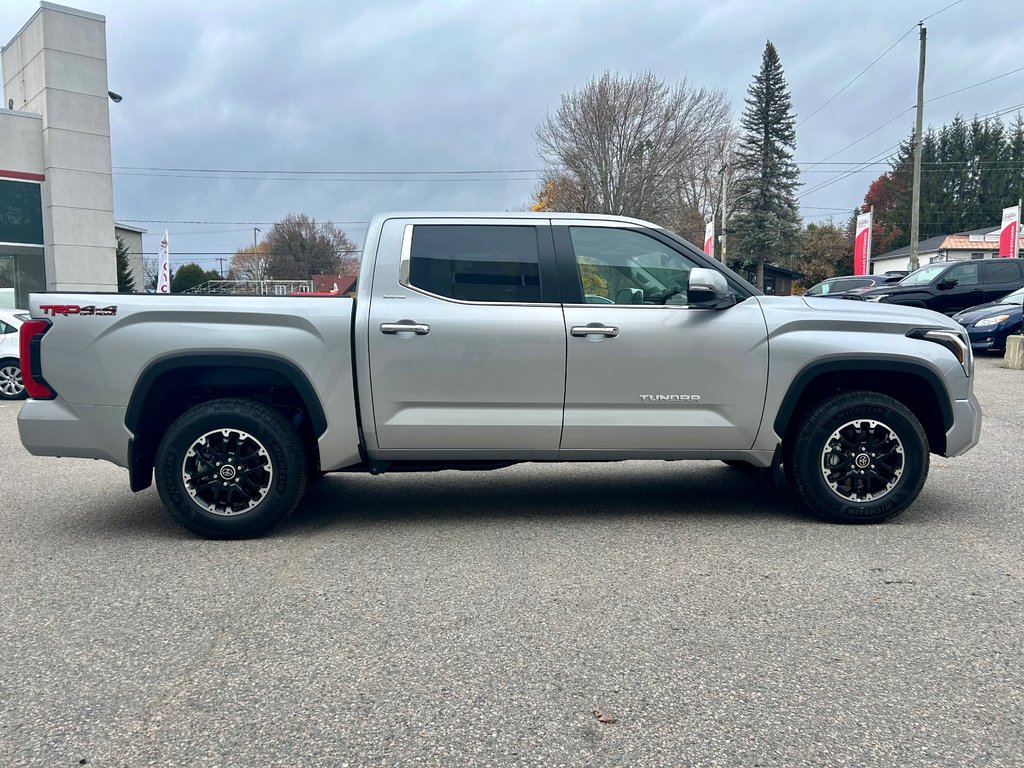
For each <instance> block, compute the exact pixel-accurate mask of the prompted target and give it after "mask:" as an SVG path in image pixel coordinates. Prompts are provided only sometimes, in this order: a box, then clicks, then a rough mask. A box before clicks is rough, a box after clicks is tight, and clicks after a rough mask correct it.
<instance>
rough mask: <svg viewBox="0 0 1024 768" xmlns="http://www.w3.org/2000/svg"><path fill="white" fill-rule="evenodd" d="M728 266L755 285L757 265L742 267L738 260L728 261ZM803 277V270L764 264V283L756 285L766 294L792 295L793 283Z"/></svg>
mask: <svg viewBox="0 0 1024 768" xmlns="http://www.w3.org/2000/svg"><path fill="white" fill-rule="evenodd" d="M729 268H730V269H731V270H732V271H733V272H736V273H737V274H739V275H740V276H741V277H743V279H744V280H746V281H747V282H748V283H751V284H753V285H757V267H744V266H742V263H741V262H739V261H731V262H729ZM803 277H804V274H803V272H797V271H796V270H795V269H787V268H786V267H780V266H779V265H778V264H765V265H764V285H763V286H760V285H757V287H758V288H760V289H761V293H763V294H765V295H766V296H792V295H793V283H794V282H796V281H797V280H800V279H802V278H803Z"/></svg>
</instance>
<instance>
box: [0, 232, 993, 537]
mask: <svg viewBox="0 0 1024 768" xmlns="http://www.w3.org/2000/svg"><path fill="white" fill-rule="evenodd" d="M30 311H31V315H32V318H34V319H33V320H31V321H29V322H27V323H26V324H25V325H24V327H23V328H22V330H21V334H22V336H21V349H22V352H23V354H22V361H21V362H22V370H23V376H24V379H25V385H26V388H27V390H28V392H29V395H30V396H31V398H32V399H31V400H29V401H28V402H27V403H25V405H24V407H23V408H22V411H21V414H20V416H19V419H18V424H19V428H20V433H21V439H22V442H23V443H24V445H25V447H26V448H28V450H29V451H30V452H31V453H33V454H36V455H44V456H80V457H91V458H97V459H105V460H107V461H111V462H113V463H115V464H117V465H118V466H122V467H126V468H127V469H128V472H129V477H130V482H131V488H132V490H134V491H140V490H142V489H144V488H147V487H148V486H149V485H150V484H151V483H152V480H153V477H154V475H155V477H156V485H157V489H158V490H159V493H160V497H161V498H162V499H163V501H164V503H165V504H166V506H167V508H168V510H169V511H170V512H171V514H172V515H173V516H174V517H175V518H176V519H177V520H178V521H179V522H180V523H181V524H183V525H184V526H185V527H187V528H189V529H190V530H192V531H195V532H196V533H199V534H201V535H203V536H208V537H216V538H237V537H246V536H254V535H258V534H261V533H263V532H265V531H266V530H268V529H269V528H271V526H273V525H275V524H276V523H278V522H279V521H280V520H281V519H282V518H284V517H285V516H286V515H287V514H289V513H290V512H291V511H292V510H293V509H294V508H295V507H296V505H297V504H298V503H299V501H300V499H301V497H302V494H303V490H304V488H305V486H306V483H307V482H308V481H309V480H310V479H312V478H313V477H317V476H319V475H320V474H321V473H324V472H335V471H360V472H370V473H373V474H378V473H381V472H389V471H410V470H412V471H432V470H439V469H495V468H500V467H505V466H508V465H509V464H513V463H516V462H525V461H534V462H537V461H619V460H623V459H662V460H676V459H717V460H722V461H725V462H726V463H728V464H731V465H733V466H735V467H737V468H743V467H775V468H779V467H782V468H783V469H784V470H785V475H786V477H788V479H789V482H790V484H791V485H792V487H793V490H794V492H795V495H796V497H797V498H798V499H799V500H800V501H801V502H802V503H803V504H804V505H805V506H806V507H807V508H809V509H810V510H811V511H812V512H814V513H816V514H817V515H819V516H821V517H823V518H825V519H828V520H833V521H841V522H880V521H883V520H887V519H889V518H891V517H893V516H894V515H896V514H898V513H899V512H901V511H903V510H904V509H906V508H907V507H908V506H909V505H910V504H911V503H912V502H913V501H914V499H915V498H916V497H917V495H918V493H919V492H920V490H921V487H922V485H923V484H924V482H925V478H926V476H927V473H928V463H929V454H930V453H936V454H939V455H942V456H957V455H960V454H962V453H964V452H965V451H967V450H969V449H970V448H971V447H972V446H974V445H975V444H976V443H977V440H978V435H979V432H980V429H981V411H980V408H979V406H978V402H977V400H976V399H975V397H974V394H973V387H972V376H973V358H972V357H971V348H970V345H969V343H968V341H967V338H966V336H965V335H964V331H963V329H962V328H961V327H960V326H959V325H958V324H957V323H954V322H953V321H951V320H949V319H947V318H946V317H944V316H942V315H939V314H937V313H934V312H930V311H926V310H920V309H912V308H907V307H900V306H888V305H882V304H866V303H864V302H852V301H851V302H843V301H827V300H823V299H803V298H797V297H769V296H762V295H760V294H759V292H758V291H757V289H755V288H754V287H753V286H751V285H750V284H749V283H747V282H745V281H744V280H742V279H741V278H740V277H739V276H737V275H735V274H733V273H732V272H730V271H729V270H727V269H724V268H723V267H722V265H721V264H719V263H718V262H716V261H714V260H712V259H710V258H708V257H707V256H706V255H705V254H704V253H702V252H701V251H699V250H698V249H696V248H694V247H693V246H692V245H690V244H689V243H687V242H685V241H684V240H681V239H680V238H679V237H677V236H676V235H674V234H672V233H671V232H668V231H666V230H664V229H661V228H659V227H656V226H654V225H652V224H648V223H646V222H643V221H638V220H635V219H628V218H622V217H614V216H588V215H581V214H527V213H522V214H520V213H515V214H495V215H484V214H469V215H457V216H456V215H435V214H395V215H379V216H376V217H375V218H374V219H373V221H372V222H371V224H370V228H369V232H368V234H367V238H366V242H365V245H364V249H363V261H362V267H361V271H360V276H359V284H358V292H357V296H356V298H355V300H353V299H350V298H344V297H302V296H295V297H244V296H236V297H224V296H216V297H214V296H191V295H171V296H142V295H111V294H65V293H44V294H34V295H33V296H32V297H31V306H30Z"/></svg>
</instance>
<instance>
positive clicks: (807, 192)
mask: <svg viewBox="0 0 1024 768" xmlns="http://www.w3.org/2000/svg"><path fill="white" fill-rule="evenodd" d="M899 146H900V145H899V144H895V145H893V146H891V147H889V148H888V149H884V150H882V151H881V152H879V153H878V154H877V155H875V157H873V158H871V159H872V160H875V159H876V158H878V157H880V156H882V155H887V154H889V153H890V152H892V151H893V150H894V149H898V148H899ZM862 170H863V169H862V168H855V169H853V170H851V171H846V172H845V173H842V174H840V175H838V176H836V177H835V178H834V179H830V180H829V181H823V182H822V183H820V184H818V185H817V186H815V187H811V188H810V189H807V190H804V191H803V192H802V193H800V194H799V195H797V196H796V199H797V200H800V199H801V198H804V197H807V195H810V194H812V193H814V192H817V191H819V190H821V189H825V187H830V186H832V185H833V184H836V183H838V182H840V181H842V180H843V179H848V178H849V177H850V176H853V175H854V174H855V173H859V172H860V171H862Z"/></svg>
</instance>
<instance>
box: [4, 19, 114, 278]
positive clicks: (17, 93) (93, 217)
mask: <svg viewBox="0 0 1024 768" xmlns="http://www.w3.org/2000/svg"><path fill="white" fill-rule="evenodd" d="M106 56H107V42H106V21H105V20H104V18H103V17H102V16H98V15H96V14H93V13H87V12H85V11H78V10H74V9H71V8H65V7H63V6H58V5H54V4H52V3H47V2H44V3H41V4H40V8H39V10H38V11H37V12H36V13H35V14H34V15H33V16H32V18H31V19H30V20H29V21H28V23H27V24H25V26H24V27H23V28H22V29H21V31H20V32H19V33H18V34H17V35H16V36H15V37H14V39H13V40H12V41H11V43H10V44H9V45H8V46H7V48H5V49H4V51H3V55H2V65H3V80H4V104H5V105H6V104H7V100H8V99H13V101H14V107H15V109H18V110H22V111H25V112H36V113H39V114H40V115H41V116H42V130H41V142H42V151H43V155H42V165H43V168H42V173H43V174H44V175H45V177H46V178H45V181H44V182H43V189H42V195H43V229H44V237H45V244H46V273H47V288H48V289H50V290H58V291H110V290H116V287H117V267H116V261H115V248H116V242H115V239H114V194H113V177H112V175H111V167H110V112H109V102H108V99H107V61H106Z"/></svg>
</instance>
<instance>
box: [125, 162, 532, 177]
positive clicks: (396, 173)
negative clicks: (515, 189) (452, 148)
mask: <svg viewBox="0 0 1024 768" xmlns="http://www.w3.org/2000/svg"><path fill="white" fill-rule="evenodd" d="M113 169H114V170H115V171H163V172H176V173H177V172H181V173H193V172H194V173H263V174H267V173H278V174H280V173H288V174H295V175H299V174H303V175H309V176H340V175H352V176H437V175H446V176H456V175H480V174H499V173H543V172H544V169H543V168H505V169H498V170H475V169H474V170H460V171H295V170H287V169H286V170H271V169H266V168H248V169H246V168H162V167H155V166H141V165H115V166H113Z"/></svg>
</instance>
